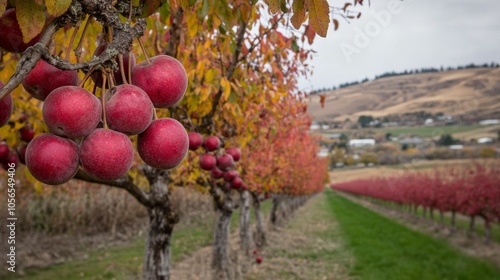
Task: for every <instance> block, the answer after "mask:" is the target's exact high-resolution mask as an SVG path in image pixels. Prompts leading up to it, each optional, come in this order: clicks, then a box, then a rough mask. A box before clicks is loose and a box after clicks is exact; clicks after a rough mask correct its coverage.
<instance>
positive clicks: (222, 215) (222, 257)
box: [212, 209, 232, 280]
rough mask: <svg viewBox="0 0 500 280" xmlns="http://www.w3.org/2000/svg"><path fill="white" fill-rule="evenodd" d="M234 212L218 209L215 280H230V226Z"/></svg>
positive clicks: (214, 253)
mask: <svg viewBox="0 0 500 280" xmlns="http://www.w3.org/2000/svg"><path fill="white" fill-rule="evenodd" d="M231 215H232V212H230V211H224V210H220V209H217V223H216V225H215V232H214V244H213V255H212V267H213V268H214V269H215V275H214V279H217V280H230V279H231V278H230V276H229V253H228V249H229V248H228V244H229V224H230V222H231Z"/></svg>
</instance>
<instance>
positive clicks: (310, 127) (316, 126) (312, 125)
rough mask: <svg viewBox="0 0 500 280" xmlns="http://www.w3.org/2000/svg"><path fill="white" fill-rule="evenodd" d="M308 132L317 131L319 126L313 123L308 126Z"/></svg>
mask: <svg viewBox="0 0 500 280" xmlns="http://www.w3.org/2000/svg"><path fill="white" fill-rule="evenodd" d="M309 129H310V130H317V129H320V125H319V124H318V123H315V122H313V123H312V124H311V126H309Z"/></svg>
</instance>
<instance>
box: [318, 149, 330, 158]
mask: <svg viewBox="0 0 500 280" xmlns="http://www.w3.org/2000/svg"><path fill="white" fill-rule="evenodd" d="M327 156H328V149H325V148H323V149H320V150H319V151H318V157H322V158H324V157H327Z"/></svg>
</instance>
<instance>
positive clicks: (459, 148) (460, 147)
mask: <svg viewBox="0 0 500 280" xmlns="http://www.w3.org/2000/svg"><path fill="white" fill-rule="evenodd" d="M448 147H449V148H450V150H463V149H464V145H450V146H448Z"/></svg>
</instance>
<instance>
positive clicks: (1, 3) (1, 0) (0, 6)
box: [0, 0, 8, 16]
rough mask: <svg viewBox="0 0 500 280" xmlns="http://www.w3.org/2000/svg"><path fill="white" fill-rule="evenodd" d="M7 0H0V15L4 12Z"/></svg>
mask: <svg viewBox="0 0 500 280" xmlns="http://www.w3.org/2000/svg"><path fill="white" fill-rule="evenodd" d="M7 2H8V1H7V0H0V16H1V15H3V13H5V8H7Z"/></svg>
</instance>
